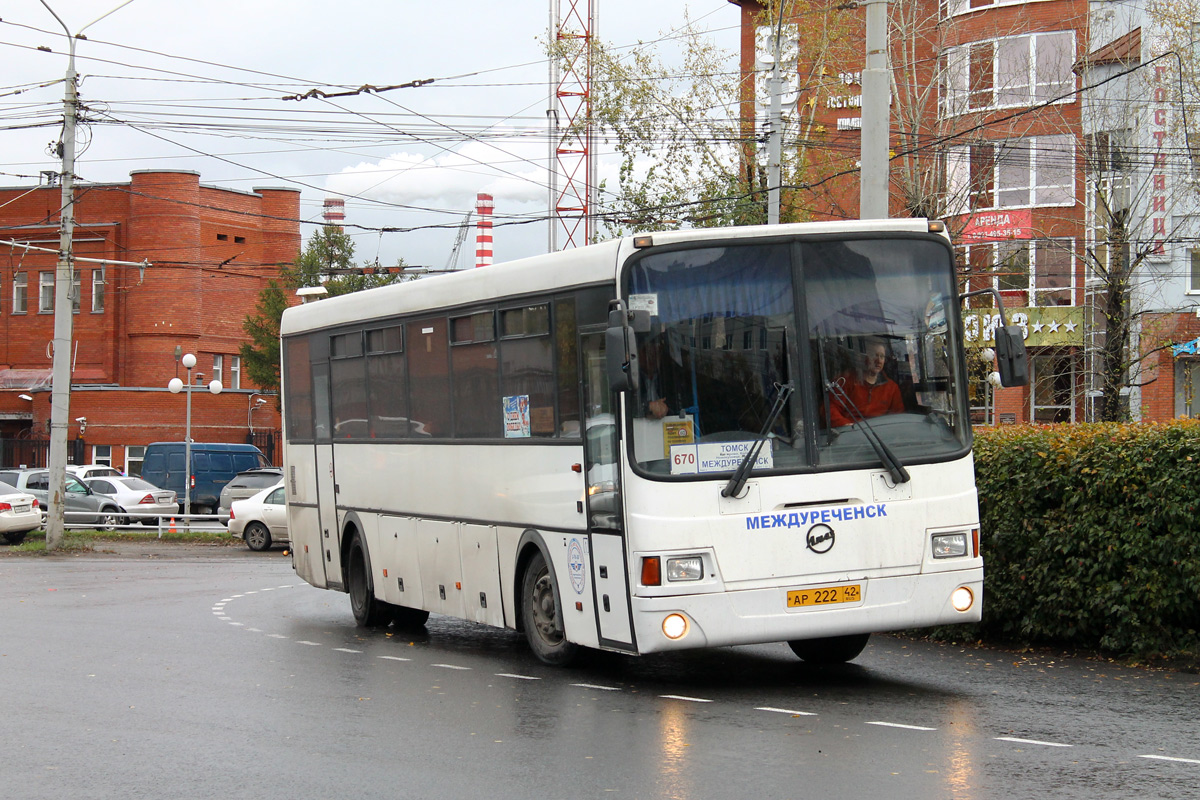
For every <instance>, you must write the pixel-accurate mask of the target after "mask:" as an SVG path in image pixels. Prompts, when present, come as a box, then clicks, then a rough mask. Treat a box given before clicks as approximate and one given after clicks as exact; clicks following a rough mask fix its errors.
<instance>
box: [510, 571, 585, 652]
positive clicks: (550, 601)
mask: <svg viewBox="0 0 1200 800" xmlns="http://www.w3.org/2000/svg"><path fill="white" fill-rule="evenodd" d="M521 620H522V622H523V623H524V625H525V638H526V639H527V640H528V641H529V649H530V650H532V651H533V654H534V655H535V656H537V658H538V660H539V661H541V662H542V663H543V664H549V665H550V666H555V667H561V666H566V665H567V664H570V663H571V662H572V661H574V660H575V659H576V658H577V657H578V655H579V646H578V645H575V644H572V643H571V642H568V641H567V635H566V631H565V630H564V629H563V620H562V611H561V605H560V603H559V599H558V587H557V586H555V585H554V573H553V572H552V571H551V570H550V567H549V565H548V564H546V559H545V558H544V557H543V556H542V554H541V553H537V554H535V555H534V557H533V558H532V559H530V561H529V565H528V566H527V567H526V568H525V577H524V579H523V580H522V582H521Z"/></svg>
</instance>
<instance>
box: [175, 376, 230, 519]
mask: <svg viewBox="0 0 1200 800" xmlns="http://www.w3.org/2000/svg"><path fill="white" fill-rule="evenodd" d="M182 363H183V366H184V369H186V370H187V383H186V384H184V382H183V381H181V380H180V379H179V378H171V381H170V383H168V384H167V389H169V390H170V391H171V394H179V393H180V392H181V391H184V389H186V390H187V391H186V396H187V420H186V423H185V426H184V434H183V463H184V464H185V465H186V467H185V468H184V472H185V473H186V474H185V475H184V476H183V518H184V520H188V519H189V518H190V517H191V515H192V368H193V367H195V366H196V357H195V356H194V355H192V354H191V353H188V354H187V355H185V356H184V357H183V362H182ZM221 389H222V386H221V382H220V381H218V380H213V381H209V384H208V390H209V391H210V392H212V393H213V394H220V393H221Z"/></svg>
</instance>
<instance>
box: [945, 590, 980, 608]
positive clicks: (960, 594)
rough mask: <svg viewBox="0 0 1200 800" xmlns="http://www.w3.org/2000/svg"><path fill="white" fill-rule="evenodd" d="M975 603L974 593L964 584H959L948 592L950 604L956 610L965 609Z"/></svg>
mask: <svg viewBox="0 0 1200 800" xmlns="http://www.w3.org/2000/svg"><path fill="white" fill-rule="evenodd" d="M974 604H975V593H974V592H972V591H971V590H970V589H968V588H967V587H965V586H960V587H958V588H957V589H955V590H954V591H953V592H951V593H950V605H952V606H954V610H955V611H958V612H962V611H966V610H967V609H969V608H970V607H971V606H973V605H974Z"/></svg>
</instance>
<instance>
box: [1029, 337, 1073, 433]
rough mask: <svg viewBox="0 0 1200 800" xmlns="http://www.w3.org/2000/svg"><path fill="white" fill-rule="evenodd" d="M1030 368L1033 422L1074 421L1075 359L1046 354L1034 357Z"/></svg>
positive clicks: (1060, 354) (1057, 353) (1068, 354)
mask: <svg viewBox="0 0 1200 800" xmlns="http://www.w3.org/2000/svg"><path fill="white" fill-rule="evenodd" d="M1030 366H1031V370H1030V373H1031V374H1030V383H1031V384H1032V385H1033V391H1032V392H1030V396H1031V399H1032V401H1033V407H1032V417H1031V421H1032V422H1035V423H1039V424H1049V423H1052V422H1074V421H1075V404H1074V402H1072V400H1073V398H1074V389H1075V357H1074V356H1073V355H1071V354H1070V353H1062V352H1055V353H1045V354H1040V355H1035V356H1033V357H1032V358H1031V359H1030Z"/></svg>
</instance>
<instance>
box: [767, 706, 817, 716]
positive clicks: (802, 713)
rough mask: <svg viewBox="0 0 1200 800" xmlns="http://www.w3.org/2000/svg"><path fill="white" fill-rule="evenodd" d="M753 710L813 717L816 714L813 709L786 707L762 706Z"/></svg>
mask: <svg viewBox="0 0 1200 800" xmlns="http://www.w3.org/2000/svg"><path fill="white" fill-rule="evenodd" d="M754 710H755V711H773V712H775V713H776V714H791V715H793V716H796V717H815V716H817V712H815V711H792V710H791V709H787V708H771V707H770V706H762V707H760V708H756V709H754Z"/></svg>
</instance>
